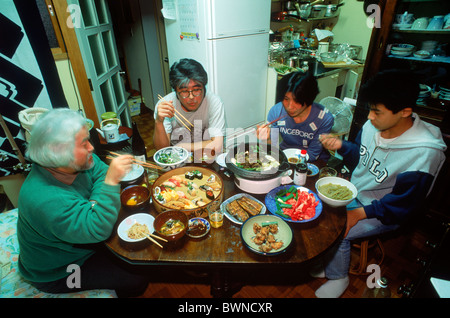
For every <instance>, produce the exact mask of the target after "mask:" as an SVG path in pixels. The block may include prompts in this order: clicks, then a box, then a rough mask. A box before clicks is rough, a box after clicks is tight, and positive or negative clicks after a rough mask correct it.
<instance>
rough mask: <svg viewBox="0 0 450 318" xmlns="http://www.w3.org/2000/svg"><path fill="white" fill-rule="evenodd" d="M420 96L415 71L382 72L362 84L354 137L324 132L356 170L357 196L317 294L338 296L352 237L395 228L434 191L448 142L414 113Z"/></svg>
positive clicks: (326, 142) (323, 138) (324, 140)
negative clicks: (363, 108)
mask: <svg viewBox="0 0 450 318" xmlns="http://www.w3.org/2000/svg"><path fill="white" fill-rule="evenodd" d="M418 95H419V85H418V83H417V82H416V81H415V80H414V77H413V76H412V75H411V74H409V73H405V72H400V71H394V70H392V71H385V72H383V73H379V74H377V75H376V76H375V77H374V78H373V79H371V80H370V81H368V82H367V84H366V85H364V86H363V87H362V88H361V91H360V95H359V101H360V102H361V103H363V104H366V105H367V106H368V107H370V112H369V115H368V119H369V120H368V121H367V122H366V123H365V124H364V125H363V127H362V129H361V131H360V132H359V134H358V136H357V138H356V140H355V142H354V143H352V142H349V141H342V140H340V139H338V138H335V137H332V136H331V135H324V136H321V138H320V139H321V141H322V144H323V145H324V147H325V148H327V149H329V150H337V151H338V153H339V154H341V155H342V156H343V157H344V162H345V163H346V165H347V166H349V167H351V168H352V169H353V172H352V177H351V182H352V183H353V184H354V185H355V186H356V188H357V189H358V196H357V198H356V199H355V200H354V201H353V202H352V203H351V204H350V205H348V206H347V229H346V232H345V234H344V239H343V240H342V242H341V243H340V246H339V248H338V250H337V251H336V253H335V254H334V255H331V257H330V259H329V260H327V263H326V264H325V270H324V271H323V272H319V273H316V274H317V275H316V276H319V277H320V276H322V277H326V278H328V279H329V280H328V281H327V282H326V283H325V284H324V285H322V286H321V287H320V288H319V289H318V290H317V291H316V296H317V297H339V296H340V295H342V293H343V292H344V291H345V289H346V288H347V286H348V284H349V279H348V271H349V267H350V248H351V241H352V240H353V239H356V238H363V237H368V236H373V235H377V234H381V233H383V232H386V231H392V230H395V229H397V228H398V227H399V226H400V225H401V224H402V223H403V222H404V221H405V220H406V219H407V218H408V217H409V216H410V215H411V214H412V213H414V212H415V208H416V207H419V206H420V203H421V202H423V200H424V199H425V198H426V196H427V194H428V193H429V191H430V190H431V187H432V184H433V182H434V179H435V177H436V176H437V174H438V172H439V170H440V168H441V166H442V164H443V162H444V160H445V155H444V151H445V150H446V145H445V143H444V141H443V139H442V134H441V132H440V130H439V128H438V127H436V126H433V125H431V124H429V123H426V122H424V121H422V120H421V119H420V118H419V116H418V115H417V114H415V113H414V112H413V110H414V108H415V105H416V100H417V97H418Z"/></svg>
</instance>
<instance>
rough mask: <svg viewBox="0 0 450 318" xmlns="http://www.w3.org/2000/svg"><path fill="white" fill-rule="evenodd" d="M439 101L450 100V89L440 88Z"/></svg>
mask: <svg viewBox="0 0 450 318" xmlns="http://www.w3.org/2000/svg"><path fill="white" fill-rule="evenodd" d="M439 99H444V100H450V88H447V87H442V86H439Z"/></svg>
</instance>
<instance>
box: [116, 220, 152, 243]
mask: <svg viewBox="0 0 450 318" xmlns="http://www.w3.org/2000/svg"><path fill="white" fill-rule="evenodd" d="M154 220H155V218H154V217H153V216H151V215H150V214H148V213H136V214H133V215H130V216H128V217H127V218H126V219H124V220H123V221H122V222H121V223H120V224H119V226H118V228H117V234H119V237H120V238H121V239H122V240H124V241H125V242H140V241H143V240H145V239H147V238H146V237H143V238H140V239H137V240H135V239H131V238H129V237H128V230H129V229H130V227H131V226H133V224H135V223H139V224H145V225H147V228H148V230H149V232H150V233H153V232H154V228H153V221H154Z"/></svg>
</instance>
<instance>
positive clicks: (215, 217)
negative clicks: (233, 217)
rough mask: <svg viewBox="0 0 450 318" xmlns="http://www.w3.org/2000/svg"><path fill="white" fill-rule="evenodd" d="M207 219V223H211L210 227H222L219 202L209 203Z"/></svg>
mask: <svg viewBox="0 0 450 318" xmlns="http://www.w3.org/2000/svg"><path fill="white" fill-rule="evenodd" d="M207 209H208V217H209V223H211V226H212V227H215V228H219V227H221V226H222V225H223V213H224V211H222V209H221V208H220V202H218V201H214V202H211V203H210V204H209V205H208V206H207Z"/></svg>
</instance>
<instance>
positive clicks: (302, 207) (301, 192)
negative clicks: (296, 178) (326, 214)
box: [265, 185, 322, 223]
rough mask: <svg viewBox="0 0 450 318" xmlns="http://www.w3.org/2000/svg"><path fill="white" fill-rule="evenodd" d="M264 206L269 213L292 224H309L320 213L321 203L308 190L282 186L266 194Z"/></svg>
mask: <svg viewBox="0 0 450 318" xmlns="http://www.w3.org/2000/svg"><path fill="white" fill-rule="evenodd" d="M265 204H266V207H267V209H268V210H269V212H270V213H272V214H274V215H277V216H279V217H281V218H282V219H283V220H285V221H288V222H294V223H305V222H311V221H313V220H315V219H317V218H318V217H319V215H320V214H321V213H322V201H321V200H320V199H319V197H318V196H317V194H315V193H314V192H312V191H311V190H309V189H308V188H305V187H301V186H296V185H284V186H280V187H277V188H275V189H272V190H271V191H270V192H269V193H267V195H266V198H265Z"/></svg>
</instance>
